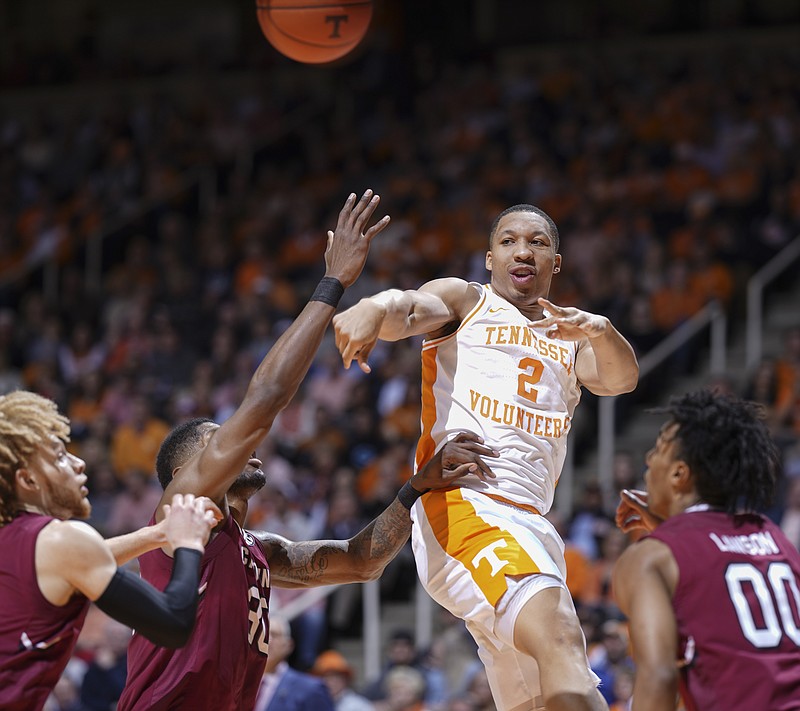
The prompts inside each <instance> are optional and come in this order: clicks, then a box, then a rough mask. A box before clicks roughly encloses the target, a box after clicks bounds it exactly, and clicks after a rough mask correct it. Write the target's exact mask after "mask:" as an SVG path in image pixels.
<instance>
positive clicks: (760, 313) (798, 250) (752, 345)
mask: <svg viewBox="0 0 800 711" xmlns="http://www.w3.org/2000/svg"><path fill="white" fill-rule="evenodd" d="M798 257H800V235H798V236H797V237H795V239H794V240H793V241H792V242H789V244H788V245H786V246H785V247H784V248H783V249H782V250H781V251H780V252H779V253H778V254H776V255H775V256H774V257H773V258H772V259H770V260H769V261H768V262H767V263H766V264H765V265H764V266H763V267H761V269H759V270H758V271H757V272H756V273H755V274H754V275H753V276H752V277H750V281H749V282H748V283H747V341H746V343H745V353H746V356H745V362H746V363H747V367H748V369H752V368H755V366H756V365H758V362H759V361H760V360H761V346H762V334H763V331H764V303H763V302H764V289H765V288H766V287H767V286H768V285H769V284H770V283H771V282H772V281H774V280H775V279H776V277H778V275H780V274H781V273H782V272H783V271H785V270H786V269H788V268H789V267H790V266H791V265H792V264H793V263H794V262H795V261H796V260H797V259H798Z"/></svg>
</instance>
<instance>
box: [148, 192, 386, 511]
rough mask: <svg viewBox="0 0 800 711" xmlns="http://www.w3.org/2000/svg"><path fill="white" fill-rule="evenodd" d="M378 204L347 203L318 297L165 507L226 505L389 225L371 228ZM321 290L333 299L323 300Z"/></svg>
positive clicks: (367, 199)
mask: <svg viewBox="0 0 800 711" xmlns="http://www.w3.org/2000/svg"><path fill="white" fill-rule="evenodd" d="M379 201H380V198H379V197H378V196H377V195H373V194H372V191H371V190H367V191H366V192H365V193H364V195H363V196H362V197H361V199H360V200H359V201H358V202H357V203H356V196H355V194H351V195H350V197H348V198H347V201H346V202H345V204H344V207H343V208H342V210H341V212H340V213H339V219H338V222H337V224H336V231H335V232H328V247H327V249H326V251H325V267H326V268H325V278H324V279H323V282H321V283H320V287H318V291H317V292H315V296H312V300H311V301H310V302H309V303H308V304H307V305H306V307H305V308H304V309H303V311H302V312H301V313H300V315H299V316H298V317H297V318H296V319H295V321H294V323H292V325H291V326H289V328H288V329H287V330H286V331H285V332H284V333H283V334H282V335H281V337H280V338H279V339H278V341H277V342H276V343H275V345H274V346H273V347H272V349H270V351H269V353H268V354H267V355H266V356H265V358H264V360H263V361H262V362H261V364H260V365H259V366H258V369H257V370H256V372H255V374H254V375H253V378H252V379H251V381H250V385H249V386H248V388H247V392H246V393H245V396H244V400H243V401H242V403H241V405H240V406H239V408H238V409H237V410H236V412H234V413H233V415H231V417H230V418H229V419H228V420H226V421H225V422H224V423H223V424H222V425H221V426H220V427H219V429H217V430H216V431H215V432H214V433H213V434H212V435H211V438H210V440H209V443H208V445H207V446H206V447H204V448H203V449H201V450H200V451H199V452H198V453H197V454H196V455H195V456H194V457H193V458H192V459H191V460H190V461H189V462H187V463H186V464H185V465H184V466H183V467H182V468H181V469H180V471H179V473H178V475H177V476H176V477H175V478H174V479H173V480H172V482H171V483H170V485H169V486H168V487H167V490H166V491H165V493H164V497H163V498H162V502H166V501H169V499H170V498H171V496H172V495H173V494H175V493H192V494H195V495H197V496H207V497H209V498H210V499H211V500H212V501H214V502H215V503H217V504H222V502H223V499H224V496H225V493H226V492H227V491H228V489H229V488H230V485H231V484H232V483H233V481H234V480H235V479H236V477H238V476H239V474H240V473H241V471H242V469H244V467H245V465H246V464H247V462H248V460H249V459H250V457H251V455H252V452H253V451H254V450H255V449H256V447H257V446H258V444H259V443H260V442H261V440H263V439H264V437H265V436H266V434H267V432H269V429H270V427H271V426H272V423H273V421H274V419H275V417H276V416H277V414H278V413H279V412H280V411H281V410H282V409H283V408H284V407H286V405H287V404H288V403H289V401H290V400H291V399H292V397H294V395H295V393H296V392H297V388H298V387H299V385H300V382H301V381H302V380H303V378H304V377H305V375H306V373H307V372H308V369H309V367H310V365H311V363H312V361H313V359H314V355H315V354H316V352H317V349H318V348H319V345H320V343H321V342H322V337H323V335H324V334H325V330H326V328H327V327H328V323H329V322H330V320H331V318H332V317H333V314H334V312H335V310H336V304H337V303H338V296H341V293H342V291H343V289H342V288H341V287H348V286H350V285H351V284H352V283H353V282H354V281H355V280H356V279H357V278H358V275H359V274H360V273H361V270H362V269H363V267H364V263H365V262H366V259H367V253H368V251H369V245H370V242H371V241H372V239H373V237H375V235H377V234H378V233H379V232H380V231H381V230H383V228H384V227H386V225H387V224H389V218H388V217H384V218H383V219H381V220H379V221H378V222H377V223H376V224H375V225H373V226H372V227H370V228H367V223H368V222H369V220H370V218H371V216H372V213H373V212H374V211H375V208H376V207H377V206H378V202H379ZM336 281H338V282H339V285H340V286H339V287H337V285H336ZM320 290H322V291H323V292H326V291H327V292H331V293H327V294H326V293H322V294H319V293H318V292H319V291H320ZM337 291H338V296H337V294H336V293H335V292H337ZM320 298H322V299H323V300H319V299H320ZM158 517H159V515H158V514H157V518H158Z"/></svg>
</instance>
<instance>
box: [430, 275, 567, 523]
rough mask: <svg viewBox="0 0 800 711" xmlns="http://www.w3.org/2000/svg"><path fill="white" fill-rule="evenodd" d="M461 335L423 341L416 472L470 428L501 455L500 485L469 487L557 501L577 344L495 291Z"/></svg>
mask: <svg viewBox="0 0 800 711" xmlns="http://www.w3.org/2000/svg"><path fill="white" fill-rule="evenodd" d="M473 286H475V287H476V288H477V289H478V291H479V292H480V298H479V300H478V303H477V304H476V306H475V308H474V309H472V311H471V312H470V313H469V314H468V315H467V317H466V318H465V319H464V320H463V322H462V323H461V325H460V327H459V328H458V330H457V331H455V332H454V333H452V334H450V335H448V336H443V337H441V338H436V339H432V340H426V341H424V342H423V345H422V436H421V438H420V441H419V445H418V447H417V466H421V465H423V464H424V463H426V462H427V461H428V460H429V459H430V458H431V457H432V456H433V454H434V453H435V452H437V451H438V450H439V449H440V448H441V447H442V445H443V444H444V443H445V442H446V441H448V440H449V439H452V438H453V437H455V435H456V434H458V433H459V432H461V431H463V430H469V431H472V432H475V433H476V434H479V435H480V436H481V437H483V439H484V442H485V443H486V445H487V446H490V447H492V448H494V449H496V450H497V451H498V452H499V453H500V457H499V459H494V458H492V459H490V460H488V462H487V463H488V464H489V466H490V467H491V468H492V470H493V471H494V473H495V474H496V478H495V479H491V480H489V481H487V482H484V481H482V480H481V479H479V478H478V477H477V476H475V475H472V474H470V475H468V476H465V477H463V478H462V479H460V480H459V485H460V486H466V487H469V488H471V489H474V490H475V491H480V492H484V493H486V494H488V495H490V496H497V497H502V498H503V499H506V500H508V501H511V502H514V503H518V504H523V505H527V506H533V507H535V508H536V509H537V510H538V511H539V512H540V513H542V514H544V513H547V512H548V511H549V510H550V507H551V506H552V504H553V496H554V494H555V487H556V483H557V482H558V477H559V476H560V474H561V467H562V465H563V464H564V457H565V456H566V448H567V433H568V432H569V429H570V425H571V423H572V415H573V412H574V411H575V406H576V405H577V404H578V401H579V400H580V395H581V393H580V386H579V384H578V380H577V377H576V375H575V358H576V355H577V352H578V344H577V342H574V341H562V340H559V339H553V338H547V337H546V336H545V334H544V330H540V329H536V328H533V327H532V323H533V322H532V321H530V320H529V319H528V318H527V317H526V316H524V315H523V314H522V313H521V312H520V311H519V310H518V309H517V307H516V306H514V305H513V304H511V303H510V302H508V301H506V300H505V299H504V298H502V297H501V296H498V295H497V294H496V293H494V291H492V289H491V287H489V286H488V285H485V286H484V285H480V284H473Z"/></svg>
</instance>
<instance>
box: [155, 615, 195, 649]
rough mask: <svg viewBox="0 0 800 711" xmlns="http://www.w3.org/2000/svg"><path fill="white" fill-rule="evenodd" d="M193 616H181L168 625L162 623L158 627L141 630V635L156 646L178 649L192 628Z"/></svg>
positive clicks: (187, 639) (189, 634) (187, 638)
mask: <svg viewBox="0 0 800 711" xmlns="http://www.w3.org/2000/svg"><path fill="white" fill-rule="evenodd" d="M194 621H195V616H194V615H191V617H187V616H182V617H180V618H178V619H176V620H174V621H173V622H172V624H169V625H162V626H160V627H159V628H158V629H150V630H147V631H142V635H143V636H144V637H146V638H147V639H148V640H150V641H151V642H152V643H153V644H155V645H156V646H158V647H166V648H167V649H178V648H179V647H184V646H185V645H186V644H187V642H188V641H189V638H190V637H191V636H192V631H193V630H194Z"/></svg>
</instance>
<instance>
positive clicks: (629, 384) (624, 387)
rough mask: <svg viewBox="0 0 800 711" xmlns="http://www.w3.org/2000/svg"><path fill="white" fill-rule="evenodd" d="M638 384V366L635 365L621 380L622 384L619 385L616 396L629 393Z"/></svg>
mask: <svg viewBox="0 0 800 711" xmlns="http://www.w3.org/2000/svg"><path fill="white" fill-rule="evenodd" d="M638 384H639V365H638V363H637V364H636V366H635V367H631V369H630V371H629V372H628V373H627V374H626V376H625V377H624V378H623V379H622V382H621V383H620V384H619V393H617V394H618V395H624V394H625V393H631V392H633V391H634V390H636V386H637V385H638Z"/></svg>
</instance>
